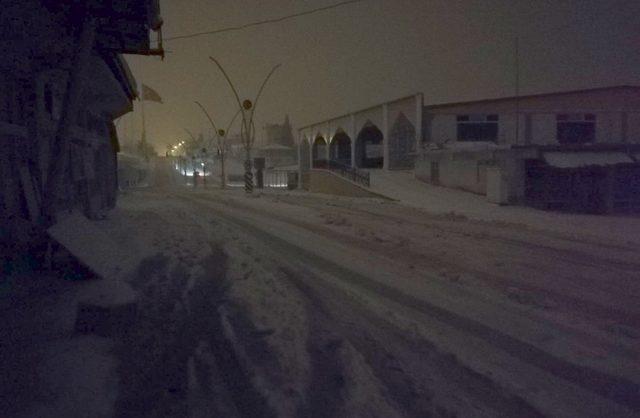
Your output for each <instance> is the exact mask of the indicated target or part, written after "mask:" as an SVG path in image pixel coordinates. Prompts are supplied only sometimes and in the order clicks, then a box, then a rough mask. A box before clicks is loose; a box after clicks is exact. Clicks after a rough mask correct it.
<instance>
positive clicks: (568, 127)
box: [556, 114, 596, 144]
mask: <svg viewBox="0 0 640 418" xmlns="http://www.w3.org/2000/svg"><path fill="white" fill-rule="evenodd" d="M556 123H557V138H558V142H559V143H561V144H585V143H588V142H595V140H596V116H595V115H593V114H586V115H585V114H575V115H569V114H560V115H557V116H556Z"/></svg>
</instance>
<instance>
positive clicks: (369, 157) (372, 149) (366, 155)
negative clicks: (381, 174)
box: [356, 122, 384, 168]
mask: <svg viewBox="0 0 640 418" xmlns="http://www.w3.org/2000/svg"><path fill="white" fill-rule="evenodd" d="M383 137H384V136H383V135H382V132H381V131H380V129H378V127H377V126H375V125H373V124H372V123H371V122H367V124H366V125H365V126H364V127H363V128H362V130H361V131H360V133H359V134H358V138H357V140H356V165H357V166H358V167H360V168H383V167H384V150H383Z"/></svg>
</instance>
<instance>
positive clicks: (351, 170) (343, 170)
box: [313, 160, 371, 187]
mask: <svg viewBox="0 0 640 418" xmlns="http://www.w3.org/2000/svg"><path fill="white" fill-rule="evenodd" d="M313 168H323V169H325V170H331V171H333V172H334V173H336V174H339V175H340V176H341V177H344V178H346V179H349V180H351V181H352V182H354V183H358V184H360V185H362V186H365V187H371V178H370V176H369V173H368V172H367V171H364V170H359V169H357V168H355V167H351V166H348V165H346V164H343V163H341V162H338V161H335V160H315V161H314V162H313Z"/></svg>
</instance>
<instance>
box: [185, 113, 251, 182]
mask: <svg viewBox="0 0 640 418" xmlns="http://www.w3.org/2000/svg"><path fill="white" fill-rule="evenodd" d="M195 103H196V104H197V105H198V107H200V110H202V112H203V113H204V114H205V116H206V117H207V119H209V123H210V124H211V127H212V128H213V131H214V132H215V135H216V140H217V143H218V154H219V155H220V170H221V173H220V181H221V185H222V188H223V189H224V188H226V186H227V176H226V173H225V164H224V163H225V157H226V153H227V144H226V135H227V133H228V132H229V130H230V129H231V126H232V125H233V122H235V120H236V118H237V117H238V115H239V114H240V111H239V110H238V111H237V112H236V114H235V115H234V116H233V118H232V119H231V122H229V124H228V125H227V129H226V130H225V129H218V127H217V126H216V123H215V122H214V121H213V118H212V117H211V115H209V112H207V109H205V108H204V106H202V104H201V103H200V102H195Z"/></svg>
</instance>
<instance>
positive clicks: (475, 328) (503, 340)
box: [176, 194, 640, 412]
mask: <svg viewBox="0 0 640 418" xmlns="http://www.w3.org/2000/svg"><path fill="white" fill-rule="evenodd" d="M176 197H178V198H180V199H182V200H186V201H189V202H192V203H193V204H196V205H198V206H202V207H206V208H207V209H208V210H209V211H210V212H213V213H215V214H217V215H218V216H220V217H222V218H224V219H226V220H228V221H230V222H232V223H234V224H235V225H237V226H239V227H241V228H242V229H244V230H245V231H247V232H249V233H250V234H251V235H254V236H256V237H258V238H260V239H262V240H264V242H268V243H270V246H271V247H272V248H275V247H278V248H279V250H280V251H282V252H283V253H284V254H287V255H288V257H290V258H291V257H295V258H296V260H297V261H298V262H300V263H302V264H306V265H312V266H317V267H318V268H319V269H321V270H323V271H326V272H327V273H329V274H331V275H332V276H334V277H337V278H340V279H341V280H343V281H345V282H347V283H349V284H351V285H355V286H356V287H359V288H361V289H363V290H366V291H368V292H370V293H373V294H375V295H376V296H378V297H380V298H382V299H388V300H391V301H393V302H395V303H398V304H400V305H403V306H405V307H408V308H411V309H414V310H416V311H418V312H420V313H422V314H424V315H427V316H428V317H430V318H433V319H436V320H438V321H439V322H441V323H444V324H446V325H449V326H451V327H453V328H455V329H457V330H458V331H462V332H465V333H467V334H469V335H471V336H473V337H476V338H479V339H481V340H483V341H485V342H487V343H488V344H490V345H492V346H494V347H496V348H498V349H500V350H501V351H503V352H505V353H507V354H509V355H511V356H513V357H515V358H517V359H519V360H520V361H522V362H524V363H527V364H529V365H531V366H534V367H536V368H538V369H540V370H543V371H545V372H547V373H550V374H552V375H553V376H555V377H557V378H559V379H562V380H564V381H566V382H569V383H571V384H574V385H576V386H578V387H581V388H583V389H585V390H587V391H589V392H592V393H594V394H597V395H599V396H602V397H604V398H606V399H609V400H611V401H614V402H616V403H618V404H620V405H623V406H626V407H628V408H630V409H632V410H633V411H635V412H640V385H638V384H636V383H634V382H632V381H630V380H628V379H624V378H621V377H617V376H613V375H610V374H607V373H604V372H601V371H598V370H595V369H592V368H588V367H583V366H579V365H576V364H574V363H571V362H569V361H566V360H564V359H562V358H559V357H557V356H555V355H553V354H551V353H548V352H546V351H544V350H541V349H540V348H538V347H535V346H533V345H531V344H528V343H526V342H523V341H520V340H518V339H516V338H514V337H512V336H510V335H507V334H505V333H503V332H500V331H498V330H496V329H493V328H491V327H489V326H487V325H484V324H482V323H480V322H477V321H475V320H473V319H471V318H467V317H463V316H460V315H458V314H456V313H454V312H451V311H448V310H446V309H443V308H441V307H438V306H435V305H433V304H431V303H429V302H427V301H425V300H422V299H419V298H416V297H414V296H411V295H408V294H405V293H403V292H402V291H400V290H398V289H396V288H393V287H391V286H388V285H385V284H383V283H380V282H377V281H374V280H371V279H370V278H368V277H366V276H364V275H362V274H360V273H358V272H356V271H353V270H351V269H349V268H346V267H344V266H342V265H339V264H337V263H335V262H333V261H331V260H329V259H326V258H324V257H322V256H319V255H317V254H314V253H312V252H310V251H308V250H306V249H304V248H301V247H299V246H297V245H295V244H292V243H290V242H289V241H287V240H285V239H283V238H280V237H278V236H276V235H273V234H271V233H269V232H266V231H264V230H263V229H261V228H260V227H257V226H255V225H254V224H252V223H251V222H248V221H246V220H244V219H242V218H241V217H240V216H238V215H237V214H230V213H229V212H228V211H225V210H222V209H220V208H219V207H215V208H214V207H213V206H216V202H213V201H211V200H210V199H206V198H198V197H193V196H189V195H186V196H185V195H182V194H176ZM206 203H208V205H207V204H206ZM218 205H219V204H218Z"/></svg>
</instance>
